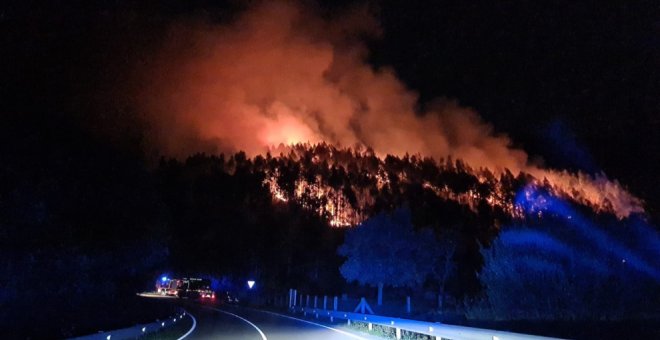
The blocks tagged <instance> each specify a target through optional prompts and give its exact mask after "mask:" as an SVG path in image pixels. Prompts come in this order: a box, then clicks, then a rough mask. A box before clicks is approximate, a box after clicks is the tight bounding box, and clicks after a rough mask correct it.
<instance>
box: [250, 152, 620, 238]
mask: <svg viewBox="0 0 660 340" xmlns="http://www.w3.org/2000/svg"><path fill="white" fill-rule="evenodd" d="M275 151H279V152H280V155H279V156H276V157H273V158H271V156H270V153H269V154H268V155H267V157H268V158H269V159H271V160H277V161H271V162H266V163H267V164H269V166H267V167H266V169H264V176H265V179H264V185H265V186H266V187H267V188H268V189H269V191H270V193H271V195H272V197H273V199H274V200H275V201H279V202H295V203H296V204H300V205H301V206H302V207H303V208H305V209H309V210H313V211H315V212H316V213H317V214H318V215H319V216H322V217H324V218H325V219H326V220H327V221H328V223H329V224H330V225H331V226H333V227H348V226H354V225H357V224H359V223H360V222H362V221H363V220H364V219H366V218H368V217H369V216H370V215H371V214H372V213H373V212H374V211H377V210H380V209H388V208H392V207H391V206H390V205H391V204H392V203H396V202H397V201H410V197H409V198H407V199H406V198H405V197H407V196H408V195H412V194H413V193H414V194H415V195H419V196H424V195H429V194H431V195H433V196H434V197H436V198H438V199H440V200H442V201H445V202H449V201H451V202H454V203H456V204H458V205H460V206H463V207H465V208H466V209H469V210H470V211H472V212H473V213H481V212H483V211H482V209H484V207H487V209H489V210H491V211H497V212H498V213H499V214H502V215H505V216H507V217H508V218H511V219H521V218H524V217H525V216H526V212H525V209H524V207H523V203H525V202H519V201H517V200H516V197H518V198H519V197H520V195H519V194H520V193H521V192H525V191H526V190H527V191H529V190H530V188H538V189H542V190H543V191H544V192H546V193H548V194H549V195H552V196H555V197H559V198H562V199H566V200H567V201H570V202H572V203H574V204H579V205H583V206H587V207H589V208H591V209H592V210H593V211H594V212H596V213H608V214H613V215H616V216H617V217H619V218H623V217H626V216H625V215H622V214H621V212H620V211H617V210H616V205H614V204H611V202H610V201H609V199H608V197H606V196H602V197H604V198H603V202H602V204H600V205H596V204H594V202H595V201H593V200H590V196H589V195H590V194H591V193H589V192H585V191H582V190H581V189H580V188H581V187H580V186H574V187H573V189H572V190H571V191H564V189H563V187H561V186H560V185H556V184H555V183H553V182H551V181H549V180H548V179H547V178H543V179H538V178H536V177H534V176H533V175H532V174H528V173H524V172H521V173H519V174H516V175H514V174H512V173H511V172H509V171H505V172H503V173H494V172H492V171H490V170H488V169H483V168H482V169H478V170H474V169H472V168H471V167H470V166H469V165H468V164H465V163H464V162H462V161H461V160H456V161H452V160H451V158H449V159H446V160H445V159H441V160H440V161H439V162H436V161H435V160H433V159H431V158H423V157H421V156H408V155H406V156H404V157H395V156H388V157H386V158H385V159H381V158H379V157H378V156H376V155H375V154H374V153H373V152H371V151H370V150H367V151H353V150H351V149H338V148H335V147H333V146H329V145H327V144H317V145H310V144H297V145H294V146H291V147H281V148H279V149H277V150H275ZM259 157H261V156H259ZM564 176H567V177H568V178H570V179H574V180H577V178H580V177H579V176H584V175H579V176H575V177H570V176H571V175H570V174H564ZM581 180H583V181H586V182H587V183H588V185H587V186H586V187H587V188H591V189H592V190H595V189H594V188H596V184H593V183H594V182H593V181H596V180H597V179H584V178H582V179H581ZM589 180H591V181H592V182H589ZM569 183H570V182H569ZM604 183H606V184H609V185H617V184H616V182H614V183H612V182H607V181H604ZM415 188H417V189H415ZM614 188H615V189H617V190H620V188H618V187H616V186H615V187H614ZM610 189H611V188H610ZM628 195H629V194H628ZM383 197H392V199H390V200H388V199H384V198H383ZM397 197H399V198H397ZM530 199H531V198H530ZM542 210H543V209H539V210H538V211H535V213H536V214H538V216H541V215H542Z"/></svg>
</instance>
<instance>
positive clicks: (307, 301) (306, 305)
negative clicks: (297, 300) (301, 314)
mask: <svg viewBox="0 0 660 340" xmlns="http://www.w3.org/2000/svg"><path fill="white" fill-rule="evenodd" d="M305 307H309V294H307V298H306V299H305Z"/></svg>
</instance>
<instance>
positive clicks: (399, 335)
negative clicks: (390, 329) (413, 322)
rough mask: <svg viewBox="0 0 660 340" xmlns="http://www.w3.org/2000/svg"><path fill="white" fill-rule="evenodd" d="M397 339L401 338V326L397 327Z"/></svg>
mask: <svg viewBox="0 0 660 340" xmlns="http://www.w3.org/2000/svg"><path fill="white" fill-rule="evenodd" d="M396 339H397V340H401V328H399V327H397V328H396Z"/></svg>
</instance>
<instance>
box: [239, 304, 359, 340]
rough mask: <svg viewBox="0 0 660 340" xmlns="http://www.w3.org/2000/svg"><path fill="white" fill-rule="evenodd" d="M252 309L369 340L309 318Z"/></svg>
mask: <svg viewBox="0 0 660 340" xmlns="http://www.w3.org/2000/svg"><path fill="white" fill-rule="evenodd" d="M251 309H252V308H251ZM252 310H254V311H257V312H262V313H268V314H273V315H277V316H281V317H283V318H288V319H291V320H296V321H300V322H304V323H308V324H310V325H314V326H318V327H323V328H327V329H329V330H332V331H335V332H337V333H341V334H343V335H346V336H350V337H351V338H355V339H360V340H367V339H366V338H363V337H361V336H359V335H355V334H352V333H349V332H346V331H342V330H341V329H337V328H332V327H329V326H326V325H322V324H320V323H316V322H311V321H307V320H303V319H298V318H294V317H292V316H288V315H284V314H280V313H275V312H270V311H267V310H260V309H252Z"/></svg>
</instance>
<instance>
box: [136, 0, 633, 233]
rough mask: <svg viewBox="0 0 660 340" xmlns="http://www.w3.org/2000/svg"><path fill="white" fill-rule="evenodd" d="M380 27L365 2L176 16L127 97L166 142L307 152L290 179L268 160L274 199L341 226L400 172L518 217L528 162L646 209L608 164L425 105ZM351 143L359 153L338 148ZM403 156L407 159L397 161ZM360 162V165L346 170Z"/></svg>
mask: <svg viewBox="0 0 660 340" xmlns="http://www.w3.org/2000/svg"><path fill="white" fill-rule="evenodd" d="M379 34H380V28H379V26H378V24H377V23H376V21H375V20H374V19H373V17H372V16H371V15H370V13H369V11H368V8H359V9H353V10H352V11H349V12H347V13H346V15H342V16H337V17H333V18H330V19H327V18H325V17H323V16H321V15H320V13H316V12H314V11H312V10H310V9H309V8H306V7H304V6H301V5H295V4H291V3H288V2H264V3H261V4H260V5H257V6H254V7H252V8H251V9H250V10H248V11H246V12H244V13H243V14H242V15H240V16H238V17H237V18H236V19H235V20H233V21H231V22H229V23H225V24H222V25H219V24H213V23H212V22H210V21H209V20H208V19H204V20H198V21H192V22H191V21H186V22H180V23H177V24H175V25H173V26H172V28H171V30H170V32H169V34H168V35H166V36H165V37H164V38H163V40H162V42H161V44H160V45H161V46H160V48H159V51H158V52H157V53H156V57H155V58H154V59H153V61H151V62H148V63H147V64H146V66H145V65H141V67H140V69H139V70H138V71H137V72H136V74H137V75H139V76H138V77H137V82H136V83H135V86H136V89H137V90H136V91H135V93H134V95H133V96H129V97H131V99H130V100H131V101H132V105H133V106H136V107H138V108H139V110H140V111H142V112H146V113H147V114H146V118H145V119H146V120H147V126H149V127H150V129H149V133H148V138H147V140H148V142H149V143H150V148H151V149H152V150H155V152H157V153H160V154H165V155H167V156H173V157H178V158H181V159H185V158H186V157H187V156H189V155H191V154H195V153H198V152H205V153H209V154H218V153H220V152H224V153H234V152H238V151H245V152H246V153H247V155H248V156H249V157H258V156H261V157H264V156H265V155H266V153H267V152H272V153H274V154H276V155H277V154H280V153H283V155H284V156H286V157H284V158H282V157H279V158H278V157H276V158H275V159H280V161H284V159H285V158H286V159H288V160H289V161H291V160H294V161H296V162H298V161H299V165H298V167H299V168H298V169H297V170H296V171H294V172H297V173H295V174H294V175H293V176H294V178H293V179H292V180H291V183H288V184H287V185H288V187H287V186H283V185H282V183H281V177H282V176H284V175H285V174H284V173H283V172H284V170H283V169H280V168H278V167H272V168H269V169H266V179H265V183H266V184H267V185H268V187H269V188H270V190H271V192H272V194H273V196H274V197H275V198H276V199H278V200H282V201H285V200H296V201H298V202H299V203H300V204H302V205H303V206H306V207H310V208H312V209H314V210H316V211H317V212H318V213H319V214H320V215H322V216H326V217H327V218H328V220H329V221H330V223H331V224H332V225H334V226H348V225H354V224H356V223H357V222H359V221H361V220H363V219H364V218H365V216H367V215H368V211H369V210H370V209H372V207H373V206H378V204H379V203H378V202H376V201H375V198H374V196H375V195H374V194H373V193H374V190H384V189H383V188H386V190H389V191H392V190H393V191H394V192H393V194H395V192H396V191H397V190H399V188H398V186H399V185H403V184H402V183H405V185H408V184H410V183H417V184H419V185H421V186H422V188H423V190H428V191H429V192H433V193H434V194H435V195H437V196H438V197H441V198H443V199H446V200H451V201H456V202H459V203H460V204H462V205H466V206H469V207H471V208H472V209H474V208H475V207H476V205H478V204H479V202H482V201H483V202H485V203H486V204H488V205H489V206H492V207H494V208H497V209H501V210H502V211H504V212H506V214H507V215H509V216H512V217H515V216H518V215H519V214H520V212H519V209H518V208H517V207H516V206H515V205H514V204H513V203H512V200H511V197H510V196H511V195H513V193H512V192H511V189H512V188H511V187H510V185H508V184H507V182H508V181H509V180H508V178H511V177H513V178H518V177H519V176H522V177H524V178H526V179H525V182H526V183H528V184H531V185H534V186H538V187H543V188H545V189H546V190H547V191H548V192H550V193H552V194H553V195H555V196H557V197H561V198H566V199H569V200H571V201H574V202H577V203H579V204H581V205H585V206H588V207H590V208H592V209H593V210H594V211H596V212H604V213H611V214H614V215H616V216H617V217H618V218H620V219H622V218H625V217H628V216H630V215H631V214H634V213H642V212H644V208H643V205H642V201H641V200H640V199H638V198H636V197H635V196H634V195H632V194H630V193H629V192H628V191H627V190H626V189H624V188H623V187H622V186H621V185H620V184H619V183H618V182H617V181H615V180H609V179H608V178H607V177H606V176H605V175H604V174H598V175H595V176H594V175H590V174H583V173H570V172H567V171H561V170H553V169H545V168H542V167H540V166H539V165H536V164H533V163H532V162H530V161H528V156H527V154H526V153H525V152H524V151H523V150H521V149H517V148H514V147H512V145H511V144H512V143H511V141H510V140H509V138H508V137H506V136H504V135H501V134H496V133H495V132H494V131H493V128H492V127H491V126H490V125H488V124H486V123H484V122H483V121H482V120H481V118H480V117H479V116H478V115H477V113H476V112H474V111H473V110H471V109H469V108H465V107H461V106H459V105H458V104H457V103H455V102H452V101H448V100H446V99H441V100H437V101H436V102H434V103H432V104H425V105H420V103H418V100H417V97H418V95H417V94H416V93H415V92H414V91H411V90H409V89H408V88H406V86H405V85H404V84H403V83H402V82H401V81H399V80H398V79H397V77H396V75H395V73H394V71H393V70H391V69H389V68H379V69H374V68H373V67H372V66H370V65H369V64H368V63H367V59H368V55H367V53H366V48H365V45H364V44H363V42H362V41H363V39H362V37H367V38H370V39H373V38H374V37H377V36H378V35H379ZM280 145H281V146H282V147H283V148H284V149H282V150H281V148H280V149H278V147H277V146H280ZM342 146H344V147H346V146H350V147H351V148H352V150H353V151H349V150H351V149H346V150H344V149H343V147H342ZM308 150H313V151H314V152H312V155H311V156H309V157H311V158H309V157H308V156H306V155H305V153H306V152H303V151H308ZM341 150H344V151H341ZM360 150H368V151H360ZM348 154H350V155H351V158H352V159H353V161H354V164H353V163H351V161H349V160H348V159H342V157H344V155H348ZM408 154H410V155H415V156H407V155H408ZM339 155H341V156H339ZM344 158H346V157H344ZM431 159H435V161H433V160H431ZM366 160H369V161H368V162H367V161H366ZM451 160H461V162H462V163H461V164H463V165H464V166H462V167H461V168H460V169H459V170H456V174H457V175H459V176H460V175H463V174H465V175H466V176H468V175H469V176H470V177H471V178H472V179H473V182H474V183H470V184H469V185H468V187H466V188H455V187H452V186H451V185H449V184H448V183H446V181H445V180H444V179H443V177H442V176H444V175H443V174H445V173H453V172H452V169H453V167H454V166H455V164H454V163H453V162H452V161H451ZM369 162H371V163H369ZM401 162H402V164H405V167H402V168H399V169H397V168H392V167H396V166H397V165H396V164H397V163H401ZM436 162H437V163H436ZM390 163H394V164H390ZM428 168H435V170H434V171H436V172H437V174H434V173H429V172H428V171H427V169H428ZM328 172H330V173H328ZM356 174H362V175H361V176H362V177H360V178H354V177H350V176H355V175H356ZM519 174H520V175H519ZM286 176H290V174H286ZM333 176H334V177H333ZM337 176H339V178H340V179H338V180H335V179H334V178H335V177H337ZM347 176H348V177H350V184H347V183H348V182H346V183H345V180H344V179H343V177H347ZM480 188H487V189H480ZM321 202H322V203H321Z"/></svg>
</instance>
